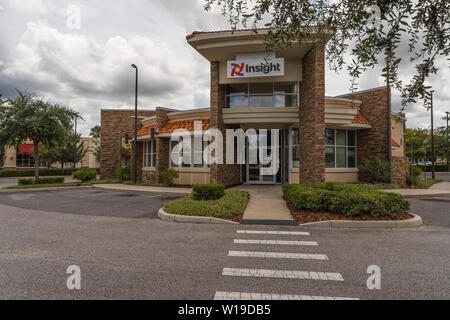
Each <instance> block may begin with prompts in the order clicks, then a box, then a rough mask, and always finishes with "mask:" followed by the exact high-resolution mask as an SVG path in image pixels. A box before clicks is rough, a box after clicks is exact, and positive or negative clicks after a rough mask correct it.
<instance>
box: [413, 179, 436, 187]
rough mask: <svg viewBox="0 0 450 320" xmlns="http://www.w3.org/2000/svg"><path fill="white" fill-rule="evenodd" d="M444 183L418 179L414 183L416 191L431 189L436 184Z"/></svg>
mask: <svg viewBox="0 0 450 320" xmlns="http://www.w3.org/2000/svg"><path fill="white" fill-rule="evenodd" d="M439 182H442V180H440V179H427V180H425V179H422V178H419V179H416V180H415V181H414V188H416V189H430V187H431V186H432V185H434V184H436V183H439Z"/></svg>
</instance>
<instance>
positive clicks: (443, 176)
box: [422, 172, 450, 182]
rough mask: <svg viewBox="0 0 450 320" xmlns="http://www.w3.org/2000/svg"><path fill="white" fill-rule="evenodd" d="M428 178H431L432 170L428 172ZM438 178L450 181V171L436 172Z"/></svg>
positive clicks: (423, 174)
mask: <svg viewBox="0 0 450 320" xmlns="http://www.w3.org/2000/svg"><path fill="white" fill-rule="evenodd" d="M426 177H427V179H431V172H427V173H426ZM422 178H425V173H422ZM436 179H441V180H442V181H444V182H450V173H441V172H436Z"/></svg>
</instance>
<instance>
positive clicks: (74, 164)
mask: <svg viewBox="0 0 450 320" xmlns="http://www.w3.org/2000/svg"><path fill="white" fill-rule="evenodd" d="M77 118H78V117H77V116H75V128H74V130H75V134H74V136H73V138H74V141H73V168H74V169H76V168H77Z"/></svg>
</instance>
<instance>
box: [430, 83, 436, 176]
mask: <svg viewBox="0 0 450 320" xmlns="http://www.w3.org/2000/svg"><path fill="white" fill-rule="evenodd" d="M430 93H431V179H435V178H436V170H435V167H434V155H435V153H434V116H433V93H434V91H430Z"/></svg>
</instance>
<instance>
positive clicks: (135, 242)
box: [0, 190, 450, 300]
mask: <svg viewBox="0 0 450 320" xmlns="http://www.w3.org/2000/svg"><path fill="white" fill-rule="evenodd" d="M74 193H75V194H76V195H73V194H74ZM32 194H33V193H32ZM119 194H120V193H119ZM119 194H118V193H115V192H102V193H95V192H94V193H89V190H76V192H75V191H70V192H67V191H65V192H63V191H54V192H51V193H49V194H48V195H45V197H46V198H45V200H37V198H34V199H32V200H31V201H33V204H32V205H31V204H30V205H29V206H30V207H31V206H34V209H39V210H48V209H50V208H54V209H57V208H60V209H58V210H59V211H61V212H63V213H61V212H50V211H36V210H32V209H30V208H29V207H25V205H24V204H19V203H17V202H27V201H29V200H26V199H23V200H22V201H19V200H12V199H11V198H10V196H11V194H9V195H6V196H5V195H4V194H1V195H0V270H2V272H1V273H0V299H17V298H20V299H206V300H209V299H213V297H214V295H215V293H216V292H217V291H224V292H237V291H239V292H248V293H269V294H270V293H274V294H296V295H312V296H331V297H351V298H360V299H433V298H434V299H436V298H437V299H439V298H441V299H450V280H449V271H450V270H449V265H450V264H449V262H450V251H449V250H448V248H449V247H450V229H449V228H448V225H445V223H446V221H447V222H448V220H445V217H446V216H447V217H448V215H449V214H450V213H449V209H448V207H449V206H445V205H442V202H440V201H428V200H427V202H424V203H423V202H421V201H422V200H418V199H415V200H413V201H412V206H413V211H414V212H417V213H418V214H421V213H422V214H424V213H425V214H424V219H425V222H426V223H427V224H428V225H427V226H422V227H419V228H414V229H403V230H402V229H399V230H384V229H370V230H367V229H311V230H306V229H304V228H299V227H287V226H283V227H282V226H240V225H239V226H236V225H196V224H179V223H169V222H164V221H161V220H159V219H152V218H150V219H146V218H144V219H135V218H129V217H110V216H98V215H90V214H86V213H84V214H71V213H67V211H68V209H66V208H64V203H65V201H66V200H67V203H69V204H70V207H73V208H74V207H75V206H76V204H77V203H78V204H79V205H80V206H84V204H83V202H84V201H87V202H88V203H90V204H91V205H94V204H95V203H97V207H96V211H97V209H99V208H101V207H104V208H103V212H106V211H111V213H112V214H114V212H116V210H117V211H120V210H119V209H118V208H119V205H120V204H119V203H120V202H121V203H123V204H122V205H121V206H122V207H120V208H125V207H128V208H129V210H128V211H133V212H134V211H135V210H142V211H147V212H151V211H152V210H153V209H150V206H151V203H152V202H154V201H161V200H160V199H157V198H150V199H144V198H145V197H143V198H142V199H140V200H141V201H136V200H137V199H136V197H122V198H121V197H120V196H119ZM43 195H44V194H41V196H43ZM52 195H53V196H52ZM8 196H9V197H8ZM20 196H23V194H20ZM137 197H138V198H139V197H140V196H137ZM39 198H41V197H39ZM63 199H66V200H63ZM76 199H78V200H77V201H76ZM114 199H120V201H114ZM14 201H16V203H15V204H14ZM49 202H55V204H49ZM27 206H28V205H27ZM52 206H53V207H52ZM58 210H57V211H58ZM71 210H72V211H75V209H71ZM81 211H82V210H81ZM91 211H93V210H91ZM142 211H141V213H142ZM419 211H420V212H419ZM426 212H432V214H428V215H427V214H426ZM141 213H139V214H136V215H135V216H137V217H141V216H142V214H141ZM148 216H151V214H150V215H148ZM443 217H444V218H443ZM442 222H444V225H442ZM237 230H277V231H309V232H310V235H261V234H240V233H237ZM235 239H251V240H290V241H292V240H294V241H316V242H317V246H293V245H268V244H238V243H234V240H235ZM229 251H258V252H277V253H286V252H288V253H306V254H322V255H326V256H327V258H328V260H309V259H276V258H253V257H252V258H249V257H231V256H228V252H229ZM70 265H78V266H79V267H80V268H81V286H82V288H81V290H73V291H71V290H68V288H67V286H66V281H67V278H68V277H69V275H68V274H66V269H67V267H68V266H70ZM370 265H378V266H379V267H380V269H381V289H380V290H376V289H375V290H369V289H368V288H367V285H366V281H367V278H368V277H369V274H367V268H368V266H370ZM224 268H240V269H270V270H297V271H312V272H333V273H339V274H340V275H341V276H342V278H343V279H344V281H330V280H328V281H326V280H322V281H321V280H312V279H309V280H300V279H281V278H260V277H259V278H258V277H238V276H227V275H222V272H223V270H224Z"/></svg>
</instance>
